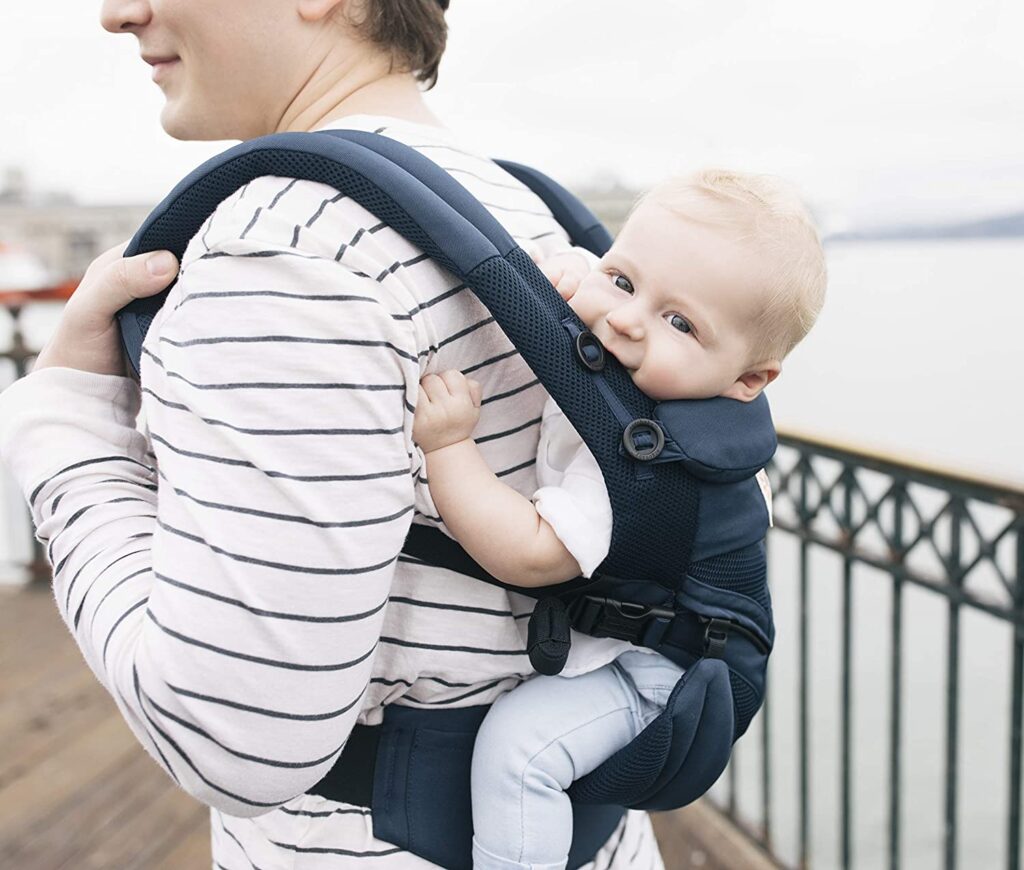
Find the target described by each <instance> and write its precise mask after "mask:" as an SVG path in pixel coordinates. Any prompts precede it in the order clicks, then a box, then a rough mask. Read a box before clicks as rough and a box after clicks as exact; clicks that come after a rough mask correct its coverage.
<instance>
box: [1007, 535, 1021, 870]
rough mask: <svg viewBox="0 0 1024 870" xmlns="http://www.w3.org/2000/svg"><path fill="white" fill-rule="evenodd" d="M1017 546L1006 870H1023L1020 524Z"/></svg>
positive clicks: (1014, 588) (1015, 554)
mask: <svg viewBox="0 0 1024 870" xmlns="http://www.w3.org/2000/svg"><path fill="white" fill-rule="evenodd" d="M1014 534H1015V535H1016V536H1017V546H1016V548H1015V552H1014V556H1015V557H1016V562H1017V564H1016V566H1015V569H1016V570H1015V572H1014V585H1013V607H1014V610H1015V611H1016V613H1017V621H1016V623H1015V624H1014V626H1013V673H1012V676H1011V678H1010V680H1011V683H1010V686H1011V689H1010V695H1011V700H1010V817H1009V820H1008V821H1009V836H1008V838H1007V839H1008V851H1009V854H1008V856H1007V859H1008V860H1007V862H1006V863H1007V866H1008V867H1009V868H1010V870H1020V803H1021V801H1020V768H1021V720H1022V719H1024V698H1022V696H1024V525H1022V524H1021V523H1020V522H1018V523H1017V525H1016V529H1015V530H1014Z"/></svg>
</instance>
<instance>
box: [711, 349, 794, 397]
mask: <svg viewBox="0 0 1024 870" xmlns="http://www.w3.org/2000/svg"><path fill="white" fill-rule="evenodd" d="M781 371H782V363H780V362H779V361H778V360H775V359H769V360H765V361H764V362H760V363H758V364H757V365H756V366H752V367H751V368H750V369H749V370H748V371H745V372H744V373H743V374H742V375H740V376H739V377H738V378H736V380H735V381H734V382H733V384H732V385H731V386H730V387H729V389H727V390H726V391H725V392H724V393H722V395H723V396H726V397H727V398H730V399H736V400H737V401H740V402H752V401H753V400H754V399H756V398H757V397H758V396H760V395H761V391H762V390H763V389H764V388H765V387H767V386H768V384H770V383H771V382H772V381H774V380H775V379H776V378H777V377H778V376H779V372H781Z"/></svg>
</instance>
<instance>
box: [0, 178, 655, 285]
mask: <svg viewBox="0 0 1024 870" xmlns="http://www.w3.org/2000/svg"><path fill="white" fill-rule="evenodd" d="M576 193H577V195H578V196H580V198H581V199H583V201H584V202H586V203H587V205H588V206H589V207H590V208H591V209H593V211H594V212H595V213H596V214H597V216H598V217H599V218H600V219H601V220H602V221H603V222H604V223H605V225H606V226H607V227H608V229H609V230H610V231H611V232H612V235H614V234H615V233H617V232H618V231H619V229H620V227H621V226H622V223H623V222H624V221H625V219H626V215H627V213H628V212H629V209H630V207H631V206H632V204H633V201H634V199H635V198H636V191H634V190H630V189H628V188H625V187H623V186H621V185H620V184H618V183H612V184H611V185H608V186H603V187H602V186H596V185H595V186H591V185H588V186H587V187H586V188H580V189H578V190H577V191H576ZM153 205H155V203H146V204H141V205H130V204H129V205H81V204H79V203H77V202H75V201H74V199H73V197H71V196H70V195H68V194H60V193H42V192H40V191H35V190H33V189H32V188H31V187H30V185H29V184H28V181H27V179H26V177H25V173H24V172H23V171H22V170H21V169H19V168H17V167H11V168H8V169H7V170H6V171H5V172H4V177H3V182H2V186H0V243H4V242H6V243H8V244H11V245H15V246H17V247H19V248H22V249H24V250H26V251H28V252H29V253H30V254H33V255H34V256H35V257H37V258H38V259H39V260H41V261H42V263H43V264H44V265H45V266H46V268H47V270H48V272H49V273H50V275H51V276H52V278H53V280H54V281H56V282H60V281H64V280H67V279H69V278H78V277H81V275H82V274H83V273H84V272H85V270H86V268H87V267H88V265H89V264H90V263H91V262H92V261H93V260H94V259H95V258H96V257H97V256H99V255H100V254H101V253H103V251H105V250H107V249H108V248H111V247H113V246H114V245H116V244H119V243H120V242H124V241H126V240H128V239H130V238H131V237H132V236H133V235H135V231H136V230H137V229H138V228H139V226H140V225H141V224H142V222H143V221H144V220H145V219H146V217H147V216H148V214H149V212H150V211H151V210H152V208H153Z"/></svg>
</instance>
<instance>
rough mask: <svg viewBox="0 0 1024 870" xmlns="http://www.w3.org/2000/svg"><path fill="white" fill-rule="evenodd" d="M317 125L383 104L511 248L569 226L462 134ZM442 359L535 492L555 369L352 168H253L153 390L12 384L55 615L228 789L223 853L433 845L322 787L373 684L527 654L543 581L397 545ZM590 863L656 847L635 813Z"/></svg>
mask: <svg viewBox="0 0 1024 870" xmlns="http://www.w3.org/2000/svg"><path fill="white" fill-rule="evenodd" d="M329 126H332V127H346V128H348V127H353V128H357V129H366V130H382V132H383V133H384V134H385V135H388V136H392V137H394V138H396V139H399V140H400V141H403V142H405V143H406V144H409V145H412V146H413V147H415V148H417V149H418V150H419V151H420V152H421V153H423V154H424V155H426V156H427V157H429V158H431V159H433V160H435V161H436V162H437V163H439V164H440V165H441V166H442V167H444V168H445V169H446V170H447V171H449V172H450V173H451V174H452V175H453V177H454V178H455V179H456V180H458V181H459V182H461V183H462V184H463V185H465V186H466V187H467V188H468V189H469V190H470V191H471V192H472V193H473V194H474V195H475V196H476V197H477V198H478V199H480V200H481V202H483V203H484V204H485V205H486V206H487V207H488V208H489V209H490V211H491V212H492V213H493V214H494V215H495V216H496V217H497V218H498V219H499V220H500V221H501V222H502V223H503V224H504V225H505V226H506V228H507V229H508V230H509V232H510V233H511V234H512V235H513V236H514V237H515V238H516V239H517V240H519V241H520V242H521V243H522V244H526V245H535V246H538V249H539V250H540V252H542V253H548V252H551V251H554V250H559V249H561V248H564V247H566V246H567V245H568V242H567V240H566V238H565V235H564V233H563V232H562V230H561V228H560V227H559V226H558V225H557V224H556V223H555V221H554V220H553V218H552V217H551V215H550V213H549V212H548V210H547V209H546V208H545V207H544V206H543V204H542V203H541V202H540V201H539V200H538V199H537V198H536V197H535V196H534V195H533V194H532V193H530V192H529V191H528V190H526V189H525V188H524V187H522V186H521V185H520V184H519V183H518V182H516V181H515V180H514V179H512V178H511V177H510V176H508V175H507V174H506V173H504V172H503V171H502V170H501V169H500V168H499V167H498V166H497V165H496V164H494V163H492V162H491V161H489V160H487V159H485V158H483V157H481V156H478V155H476V154H473V153H471V152H470V151H468V150H467V149H465V148H463V147H461V146H460V144H459V142H458V140H457V139H456V138H455V137H454V136H453V135H452V134H451V133H450V132H448V131H445V130H442V129H439V128H434V127H428V126H422V125H416V124H410V123H406V122H401V121H395V120H393V119H383V118H373V117H369V116H361V117H356V118H346V119H341V120H339V121H335V122H333V123H332V124H330V125H329ZM444 369H460V370H461V371H463V372H465V373H466V374H471V375H472V376H473V377H474V378H475V379H476V380H478V381H480V383H481V384H482V386H483V402H482V409H481V416H480V420H479V424H478V426H477V429H476V430H475V433H474V437H475V440H476V442H477V444H478V445H479V447H480V450H481V452H482V454H483V456H484V459H485V461H486V462H487V463H488V465H489V466H490V467H491V468H492V469H494V471H495V472H496V473H497V474H498V476H499V477H500V478H501V480H503V481H504V482H505V483H507V484H508V485H509V486H511V487H513V488H514V489H516V490H518V491H519V492H521V493H523V494H524V495H527V496H529V495H530V494H532V493H533V492H534V491H535V489H536V488H537V480H536V473H535V465H536V451H537V443H538V433H539V424H540V419H541V410H542V407H543V405H544V402H545V400H546V399H547V393H546V392H545V391H544V389H543V388H542V386H541V384H540V383H539V382H538V380H537V378H536V377H535V376H534V374H533V372H532V371H531V370H530V369H529V368H528V367H527V366H526V364H525V363H524V361H523V359H522V358H521V357H520V356H519V354H518V353H517V352H516V351H515V349H514V348H513V346H512V345H511V344H510V343H509V341H508V339H507V338H506V337H505V335H504V333H503V332H502V331H501V329H500V328H499V327H498V326H497V324H496V323H495V321H494V318H493V317H492V316H491V315H490V313H489V312H488V310H487V309H486V308H485V307H484V306H483V304H482V303H481V302H480V301H479V300H478V299H477V298H476V297H475V296H474V295H473V293H472V292H470V291H469V290H468V289H467V288H466V287H464V286H463V285H461V284H459V283H458V282H457V281H456V280H455V279H454V278H453V276H452V275H451V274H450V273H448V272H446V271H445V270H443V269H442V268H440V267H439V266H437V265H436V264H435V263H434V262H433V261H432V260H430V259H428V258H427V257H426V256H425V255H424V254H423V253H422V252H421V251H420V250H418V249H417V248H416V247H414V246H413V245H412V244H410V243H409V242H407V241H406V240H404V239H403V238H402V237H401V236H399V235H398V234H397V233H396V232H395V231H394V230H392V229H391V228H390V227H388V226H386V225H385V224H383V223H381V222H380V221H379V220H378V219H377V218H376V217H374V216H373V215H372V214H370V213H369V212H367V211H366V210H364V209H363V208H362V207H360V206H358V205H357V204H356V203H355V202H353V201H352V200H351V199H349V198H346V197H345V196H343V195H342V194H340V193H339V192H338V191H337V190H335V189H333V188H330V187H327V186H325V185H322V184H318V183H315V182H310V181H298V180H295V179H288V178H280V177H274V176H266V177H261V178H257V179H255V180H254V181H252V182H250V183H249V184H247V185H245V186H244V187H242V188H240V189H239V190H237V191H235V192H234V193H233V194H232V195H231V196H229V197H228V198H227V199H225V200H224V201H223V202H222V203H221V204H220V205H219V206H218V208H217V209H216V210H215V211H214V213H213V214H212V215H211V216H210V217H209V219H208V220H207V221H206V222H205V224H204V225H203V227H202V228H201V230H200V231H199V232H198V233H197V234H196V236H195V237H194V238H193V239H192V240H191V242H190V244H189V245H188V248H187V250H186V251H185V254H184V256H183V257H182V268H181V273H180V276H179V280H178V282H177V283H176V284H175V286H174V287H173V289H172V290H171V293H170V294H169V296H168V299H167V300H166V303H165V305H164V307H163V308H162V309H161V311H160V313H159V314H158V316H157V317H156V319H155V320H154V322H153V324H152V326H151V328H150V330H149V333H148V335H147V337H146V341H145V344H144V346H143V357H142V371H141V388H140V386H138V385H136V383H135V382H134V381H132V380H129V379H127V378H119V377H115V376H110V375H97V374H93V373H88V372H81V371H76V370H72V369H65V368H48V369H42V370H39V371H37V372H35V373H33V374H31V375H29V376H28V377H26V378H24V379H22V380H21V381H19V382H18V383H16V384H14V385H13V386H12V387H10V388H9V389H8V390H7V391H5V392H4V394H3V395H2V397H0V453H2V456H3V458H4V459H5V460H6V461H7V463H8V464H9V465H10V467H11V469H12V471H13V472H14V474H15V477H16V478H17V480H18V482H19V484H20V486H21V488H22V491H23V492H24V493H25V496H26V498H27V499H28V501H29V505H30V508H31V511H32V515H33V519H34V522H35V525H36V534H37V537H38V538H39V540H40V541H42V542H43V543H44V545H45V547H46V550H47V554H48V557H49V559H50V561H51V563H52V565H53V569H54V570H53V573H54V593H55V596H56V601H57V605H58V607H59V609H60V612H61V615H62V616H63V618H64V620H65V621H66V623H67V625H68V627H69V628H70V629H71V631H72V633H73V635H74V637H75V639H76V641H77V643H78V644H79V646H80V647H81V649H82V653H83V655H84V656H85V659H86V661H87V662H88V664H89V666H90V667H91V668H92V670H93V672H94V673H95V674H96V676H97V678H98V679H99V680H100V681H101V682H102V683H103V685H104V686H105V687H106V688H107V690H108V691H109V692H110V693H111V695H112V696H113V698H114V700H115V702H116V703H117V705H118V707H119V709H120V711H121V713H122V714H123V716H124V718H125V719H126V721H127V722H128V724H129V726H130V727H131V729H132V731H133V732H134V733H135V735H136V736H137V738H138V739H139V741H140V742H141V743H142V745H143V746H144V747H145V748H146V750H147V751H148V752H149V754H150V755H151V756H152V757H153V758H154V759H155V760H156V761H157V763H159V764H160V765H161V766H162V767H163V768H164V769H165V770H166V771H167V772H168V774H169V775H170V776H171V777H173V778H174V780H175V781H176V782H177V783H178V784H179V785H180V786H181V787H182V788H183V789H185V790H186V791H187V792H189V793H190V794H192V795H194V796H195V797H197V798H198V799H199V800H201V801H203V802H204V803H206V804H208V805H209V806H210V807H211V814H212V815H211V827H212V834H213V858H214V865H215V866H217V867H222V868H228V870H236V868H250V867H259V868H263V870H269V868H295V870H306V868H312V867H317V868H320V867H331V868H335V867H337V868H342V867H348V866H350V865H351V866H357V865H358V866H366V865H365V861H366V860H372V862H373V866H374V867H386V868H399V867H401V868H412V867H429V866H432V865H430V864H429V863H428V862H426V861H423V860H421V859H419V858H416V857H414V856H412V855H410V854H408V853H405V852H403V851H401V850H399V849H396V848H395V847H394V846H392V845H390V844H388V843H384V842H381V841H379V840H376V839H375V838H374V837H373V834H372V829H371V820H370V817H369V811H368V810H365V809H360V808H356V807H350V806H343V805H340V804H337V803H333V802H331V801H328V800H326V799H324V798H321V797H319V796H314V795H309V794H306V793H305V792H306V790H307V789H308V788H310V787H311V786H312V785H313V784H314V783H316V782H317V781H318V780H319V779H320V778H321V777H322V776H323V775H324V774H325V773H326V772H327V770H328V769H329V768H330V766H331V764H332V763H333V761H334V760H335V758H336V757H337V755H338V753H339V751H340V750H341V748H342V747H343V745H344V743H345V740H346V738H347V736H348V734H349V732H350V730H351V728H352V726H353V725H354V724H355V723H356V722H357V721H358V722H362V723H367V724H374V723H377V722H379V721H380V719H381V715H382V709H383V707H384V706H385V705H387V704H393V703H400V704H405V705H410V706H414V707H419V708H423V709H433V708H439V707H457V706H467V705H476V704H486V703H489V702H491V701H493V700H494V699H495V698H497V697H499V696H500V695H501V694H502V693H504V692H507V691H509V690H510V689H512V688H513V687H514V686H515V685H517V684H518V683H519V682H520V681H521V680H522V679H524V678H525V677H526V676H528V675H529V674H530V673H531V668H530V665H529V661H528V659H527V657H526V655H525V653H524V647H525V633H526V625H525V623H526V619H525V617H526V616H527V615H528V613H529V610H530V608H531V606H532V601H531V600H530V599H525V598H522V597H520V596H518V595H515V594H512V593H508V592H506V591H504V590H502V589H500V588H497V587H493V586H489V585H487V584H484V583H480V582H477V581H475V580H472V579H469V578H466V577H463V576H460V575H457V574H455V573H453V572H450V571H447V570H444V569H439V568H434V567H430V566H426V565H423V564H418V563H417V562H416V561H415V560H413V559H410V558H407V557H405V556H402V555H400V550H401V547H402V543H403V541H404V538H405V535H406V531H407V529H408V527H409V524H410V523H411V522H416V523H424V524H427V525H434V526H441V527H442V528H443V525H442V523H441V519H440V517H439V516H438V513H437V510H436V508H435V506H434V504H433V502H432V501H431V498H430V492H429V489H428V485H427V483H428V482H427V479H426V477H425V468H424V459H423V455H422V452H421V451H420V450H419V449H418V448H417V447H416V445H415V444H414V443H413V441H412V423H413V414H414V411H415V403H416V398H417V392H418V385H419V380H420V378H421V377H422V376H423V375H424V374H426V373H428V372H439V371H442V370H444ZM140 412H141V413H140ZM328 856H330V857H328ZM594 866H597V867H600V868H608V867H614V868H619V867H644V868H646V867H660V866H661V861H660V858H659V857H658V854H657V849H656V846H655V844H654V840H653V835H652V833H651V829H650V825H649V822H648V820H647V818H646V816H645V815H644V814H643V813H630V814H628V815H627V816H626V819H625V820H624V822H623V824H622V825H620V827H619V830H617V831H616V833H615V835H614V836H613V837H612V839H611V840H610V841H609V843H608V844H607V845H606V847H605V848H604V850H603V851H602V853H601V854H600V855H599V856H598V858H597V860H596V862H595V865H594Z"/></svg>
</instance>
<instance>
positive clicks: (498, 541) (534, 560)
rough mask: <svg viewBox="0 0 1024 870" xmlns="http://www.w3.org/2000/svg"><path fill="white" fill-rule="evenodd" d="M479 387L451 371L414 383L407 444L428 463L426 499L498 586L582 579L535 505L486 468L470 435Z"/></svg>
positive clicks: (474, 382) (549, 583) (477, 405)
mask: <svg viewBox="0 0 1024 870" xmlns="http://www.w3.org/2000/svg"><path fill="white" fill-rule="evenodd" d="M480 398H481V387H480V384H479V383H478V382H477V381H474V380H472V379H471V378H467V377H466V376H465V375H464V374H462V372H459V371H455V370H449V371H444V372H441V373H440V374H439V375H433V374H431V375H426V376H425V377H423V378H422V379H421V380H420V389H419V399H418V401H417V405H416V416H415V417H414V419H413V440H414V441H415V442H416V443H417V444H418V445H419V446H420V449H421V450H422V451H423V454H424V457H425V459H426V465H427V477H428V479H429V481H430V484H429V485H430V494H431V497H432V498H433V500H434V504H435V505H436V506H437V509H438V510H439V511H440V513H441V518H442V519H443V520H444V522H445V525H446V526H448V528H449V530H450V531H451V532H452V534H454V535H455V538H456V540H458V542H459V543H460V544H462V546H463V547H464V548H465V550H466V552H468V553H469V554H470V555H471V556H472V557H473V558H474V559H475V560H476V561H477V562H478V563H479V564H480V565H481V566H482V567H483V568H484V569H486V570H487V571H488V573H490V574H491V575H493V576H494V577H496V578H497V579H498V580H500V581H502V582H503V583H510V584H513V585H516V586H531V587H532V586H548V585H551V584H553V583H559V582H561V581H563V580H571V579H572V578H573V577H578V576H580V573H581V572H580V566H579V563H578V562H577V561H576V560H575V559H574V558H573V556H572V554H571V553H569V551H568V550H566V549H565V547H564V546H563V545H562V542H561V541H560V540H559V539H558V536H557V535H556V534H555V533H554V530H553V529H552V528H551V526H550V525H548V524H547V522H545V520H544V519H543V518H542V517H541V516H540V514H538V513H537V510H536V508H534V506H533V502H531V501H530V500H529V499H527V498H526V497H524V496H523V495H521V494H520V493H518V492H516V491H515V490H514V489H512V488H511V487H509V486H506V485H505V484H504V483H502V482H501V481H500V480H498V478H497V476H495V474H494V472H493V471H491V469H490V468H489V467H488V466H487V464H486V463H485V462H484V460H483V456H482V455H481V454H480V451H479V449H478V448H477V446H476V444H475V443H474V441H473V439H472V437H471V434H472V432H473V429H474V427H475V426H476V423H477V420H479V418H480Z"/></svg>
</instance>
